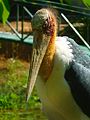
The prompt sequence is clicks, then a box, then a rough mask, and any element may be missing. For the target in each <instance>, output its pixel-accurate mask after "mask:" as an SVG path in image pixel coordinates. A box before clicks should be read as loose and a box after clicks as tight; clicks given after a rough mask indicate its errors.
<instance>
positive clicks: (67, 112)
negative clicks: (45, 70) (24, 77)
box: [36, 37, 90, 120]
mask: <svg viewBox="0 0 90 120" xmlns="http://www.w3.org/2000/svg"><path fill="white" fill-rule="evenodd" d="M67 39H69V38H67V37H59V38H58V40H57V41H56V52H55V56H54V63H53V64H54V65H53V70H52V72H51V74H50V76H49V78H48V80H47V81H44V80H43V79H42V78H41V77H40V76H39V75H38V77H37V81H36V87H37V91H38V94H39V97H40V99H41V102H42V106H43V110H44V112H45V113H46V115H47V116H48V118H49V119H50V120H90V118H88V117H87V116H86V115H85V114H84V113H83V112H82V110H81V109H80V108H79V106H78V105H77V104H76V102H75V100H74V98H73V96H72V94H71V90H70V87H69V85H68V84H67V81H66V80H65V72H66V70H67V69H69V68H68V67H69V66H70V63H71V62H72V61H73V60H74V56H73V50H72V45H71V44H70V42H69V41H67ZM70 47H71V48H70ZM77 52H78V51H77ZM65 63H66V64H65ZM70 76H72V75H70ZM70 76H68V77H70ZM78 92H79V91H78ZM79 94H80V93H79ZM86 99H87V98H86ZM89 109H90V108H89Z"/></svg>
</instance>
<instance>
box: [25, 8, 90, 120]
mask: <svg viewBox="0 0 90 120" xmlns="http://www.w3.org/2000/svg"><path fill="white" fill-rule="evenodd" d="M32 29H33V37H34V38H33V52H32V59H31V67H30V78H29V81H28V90H27V101H28V99H29V97H30V95H31V92H32V90H33V87H34V84H35V83H36V88H37V92H38V95H39V97H40V100H41V102H42V107H43V111H44V112H45V114H46V116H47V118H48V119H49V120H90V56H89V55H88V54H87V53H86V52H85V50H83V49H82V48H81V47H80V45H78V44H77V43H76V42H75V41H74V40H73V39H71V38H69V37H65V36H64V37H57V36H56V35H57V20H56V17H55V15H54V13H53V12H51V10H49V9H41V10H38V11H37V12H36V14H35V15H34V17H33V19H32Z"/></svg>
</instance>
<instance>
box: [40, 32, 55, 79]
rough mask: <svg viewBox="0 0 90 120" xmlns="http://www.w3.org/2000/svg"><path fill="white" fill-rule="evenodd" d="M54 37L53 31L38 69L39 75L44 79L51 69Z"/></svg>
mask: <svg viewBox="0 0 90 120" xmlns="http://www.w3.org/2000/svg"><path fill="white" fill-rule="evenodd" d="M55 39H56V31H55V32H54V33H53V35H52V36H51V38H50V42H49V45H48V48H47V51H46V53H45V56H44V58H43V61H42V64H41V67H40V71H39V75H40V76H41V78H42V79H43V80H44V81H46V80H47V79H48V77H49V76H50V74H51V72H52V69H53V64H54V54H55Z"/></svg>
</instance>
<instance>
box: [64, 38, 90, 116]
mask: <svg viewBox="0 0 90 120" xmlns="http://www.w3.org/2000/svg"><path fill="white" fill-rule="evenodd" d="M69 40H70V39H69ZM70 43H71V44H72V46H73V48H72V49H73V54H74V60H73V61H72V63H70V66H69V68H68V69H67V70H66V72H65V80H66V81H67V82H68V84H69V86H70V89H71V93H72V96H73V98H74V100H75V101H76V103H77V104H78V105H79V107H80V108H81V109H82V111H83V112H84V113H85V114H86V115H87V116H89V117H90V56H89V54H88V52H85V51H83V49H82V48H80V47H79V45H77V44H76V43H74V41H73V40H72V41H70Z"/></svg>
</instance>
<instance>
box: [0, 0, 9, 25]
mask: <svg viewBox="0 0 90 120" xmlns="http://www.w3.org/2000/svg"><path fill="white" fill-rule="evenodd" d="M9 13H10V6H9V1H8V0H0V20H1V21H2V22H3V23H5V22H6V20H7V19H8V16H9Z"/></svg>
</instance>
